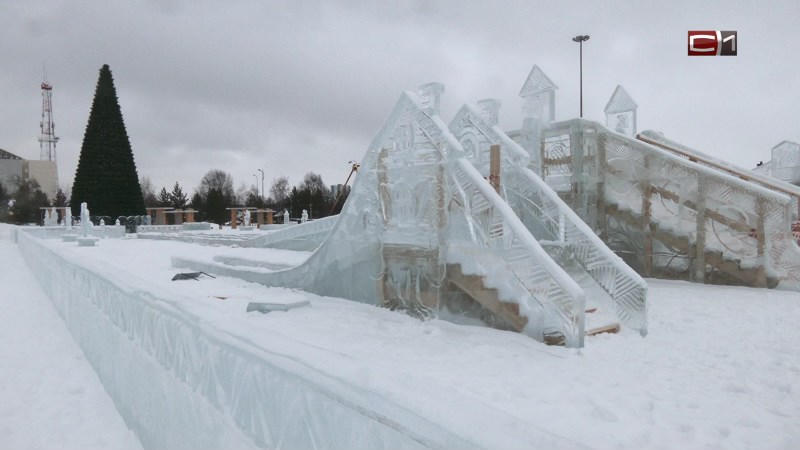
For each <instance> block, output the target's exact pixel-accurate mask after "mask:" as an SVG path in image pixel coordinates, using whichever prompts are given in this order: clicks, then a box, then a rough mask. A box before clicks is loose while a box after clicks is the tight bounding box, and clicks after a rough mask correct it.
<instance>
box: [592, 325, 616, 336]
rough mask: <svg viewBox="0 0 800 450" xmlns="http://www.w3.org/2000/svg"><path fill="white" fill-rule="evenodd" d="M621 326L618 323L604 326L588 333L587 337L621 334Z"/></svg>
mask: <svg viewBox="0 0 800 450" xmlns="http://www.w3.org/2000/svg"><path fill="white" fill-rule="evenodd" d="M619 330H620V326H619V324H618V323H610V324H608V325H603V326H601V327H597V328H592V329H591V330H588V331H586V333H585V335H586V336H595V335H597V334H600V333H614V334H616V333H619Z"/></svg>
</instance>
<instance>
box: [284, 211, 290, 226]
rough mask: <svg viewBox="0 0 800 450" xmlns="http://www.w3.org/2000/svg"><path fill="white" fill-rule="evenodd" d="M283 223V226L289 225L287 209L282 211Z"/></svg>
mask: <svg viewBox="0 0 800 450" xmlns="http://www.w3.org/2000/svg"><path fill="white" fill-rule="evenodd" d="M283 223H284V225H288V224H289V210H288V209H284V210H283Z"/></svg>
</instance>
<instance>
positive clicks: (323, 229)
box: [244, 215, 339, 250]
mask: <svg viewBox="0 0 800 450" xmlns="http://www.w3.org/2000/svg"><path fill="white" fill-rule="evenodd" d="M337 220H339V216H338V215H335V216H328V217H323V218H321V219H316V220H312V221H308V222H305V223H299V224H297V225H290V226H288V227H286V228H279V229H277V230H275V231H270V232H269V234H267V235H265V236H259V237H257V238H254V239H251V240H249V241H248V242H247V243H246V244H245V245H244V246H246V247H271V246H274V245H277V244H280V243H282V242H287V241H294V240H298V239H308V238H309V237H317V239H313V241H310V242H309V247H311V248H309V249H308V250H313V249H314V248H316V247H317V246H319V244H321V243H322V241H323V240H324V238H325V236H327V234H328V233H329V232H330V231H331V230H332V229H333V226H334V225H335V224H336V221H337Z"/></svg>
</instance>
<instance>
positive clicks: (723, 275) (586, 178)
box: [541, 119, 800, 290]
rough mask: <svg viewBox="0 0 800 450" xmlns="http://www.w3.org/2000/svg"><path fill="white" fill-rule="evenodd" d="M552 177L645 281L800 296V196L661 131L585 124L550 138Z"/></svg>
mask: <svg viewBox="0 0 800 450" xmlns="http://www.w3.org/2000/svg"><path fill="white" fill-rule="evenodd" d="M541 164H542V171H543V178H544V180H545V181H546V182H547V184H548V185H549V186H552V187H553V188H554V189H555V190H556V191H558V193H559V196H560V197H561V198H562V199H564V201H566V202H567V203H568V204H569V205H570V206H571V207H572V209H573V210H574V211H576V212H577V213H578V215H579V216H580V217H581V218H582V219H583V220H584V221H585V222H586V223H587V224H588V225H589V226H590V227H591V228H592V229H595V230H597V231H598V233H599V235H600V236H601V237H602V239H603V240H604V241H605V242H606V244H608V246H609V247H610V248H611V249H613V250H614V251H615V252H616V253H617V254H619V255H620V256H622V257H623V258H624V259H625V261H626V262H627V263H628V264H629V265H631V267H633V268H634V269H636V271H637V272H638V273H640V274H642V275H644V276H648V277H658V278H669V279H686V280H690V281H695V282H701V283H714V284H732V285H744V286H754V287H769V288H774V287H778V288H782V289H790V290H800V248H798V245H797V243H796V242H795V241H794V239H793V238H792V234H791V230H792V220H793V216H794V214H795V212H796V211H797V198H798V197H800V189H798V188H797V187H796V186H793V185H790V184H788V183H782V182H780V181H779V180H775V179H770V178H768V177H764V176H761V175H758V174H754V173H753V172H750V171H746V170H743V169H739V168H736V167H734V166H732V165H730V164H727V163H724V162H721V161H718V160H715V159H713V158H711V157H708V156H707V155H704V154H702V153H700V152H698V151H695V150H692V149H690V148H688V147H685V146H682V145H680V144H677V143H675V142H673V141H670V140H669V139H666V138H665V137H664V136H662V135H660V134H659V133H655V132H643V133H641V134H640V135H639V136H638V138H633V137H629V136H626V135H623V134H621V133H617V132H613V131H610V130H608V129H607V128H605V127H603V126H602V125H600V124H598V123H596V122H590V121H586V120H581V119H575V120H570V121H565V122H558V123H552V124H550V125H549V126H548V127H546V129H545V130H544V131H543V140H542V145H541Z"/></svg>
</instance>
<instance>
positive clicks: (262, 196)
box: [256, 169, 266, 201]
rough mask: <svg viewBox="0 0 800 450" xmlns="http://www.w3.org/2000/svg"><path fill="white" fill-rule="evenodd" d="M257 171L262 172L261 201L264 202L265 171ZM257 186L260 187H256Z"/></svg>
mask: <svg viewBox="0 0 800 450" xmlns="http://www.w3.org/2000/svg"><path fill="white" fill-rule="evenodd" d="M257 170H258V171H259V172H261V200H262V201H263V200H264V197H266V195H265V194H266V192H264V171H263V170H261V169H257ZM256 183H258V180H256ZM256 186H258V185H256ZM256 189H258V188H256Z"/></svg>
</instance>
